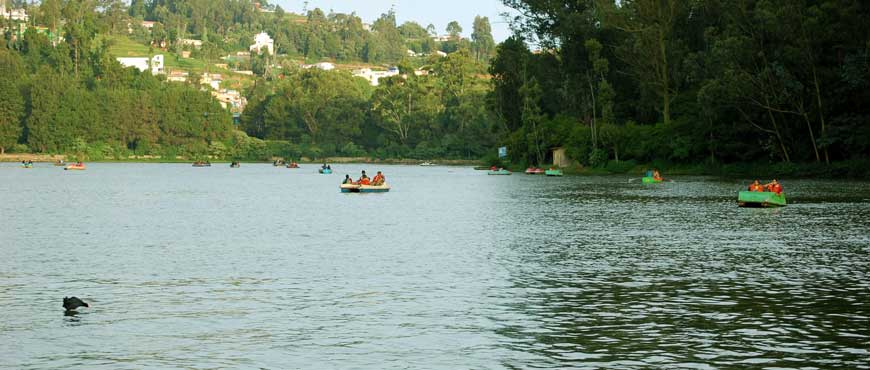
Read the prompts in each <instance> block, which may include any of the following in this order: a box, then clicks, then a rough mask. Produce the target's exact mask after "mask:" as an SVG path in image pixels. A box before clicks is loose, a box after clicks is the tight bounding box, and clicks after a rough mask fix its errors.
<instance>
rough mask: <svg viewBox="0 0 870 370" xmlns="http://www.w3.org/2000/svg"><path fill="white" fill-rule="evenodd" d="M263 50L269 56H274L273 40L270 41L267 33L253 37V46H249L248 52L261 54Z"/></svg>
mask: <svg viewBox="0 0 870 370" xmlns="http://www.w3.org/2000/svg"><path fill="white" fill-rule="evenodd" d="M263 49H266V51H268V52H269V55H275V40H272V38H271V37H269V34H268V33H265V32H260V33H258V34H257V36H255V37H254V44H253V45H251V47H250V48H249V50H250V51H251V52H252V53H254V52H256V53H258V54H260V53H262V52H263Z"/></svg>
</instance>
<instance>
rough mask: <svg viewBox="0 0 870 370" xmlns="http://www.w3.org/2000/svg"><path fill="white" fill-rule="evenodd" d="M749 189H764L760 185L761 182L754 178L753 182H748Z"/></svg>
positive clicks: (761, 190) (759, 190) (755, 190)
mask: <svg viewBox="0 0 870 370" xmlns="http://www.w3.org/2000/svg"><path fill="white" fill-rule="evenodd" d="M749 191H753V192H763V191H764V187H763V186H761V183H760V182H758V180H755V182H753V183H752V184H749Z"/></svg>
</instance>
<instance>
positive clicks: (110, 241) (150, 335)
mask: <svg viewBox="0 0 870 370" xmlns="http://www.w3.org/2000/svg"><path fill="white" fill-rule="evenodd" d="M334 167H337V168H336V170H337V172H336V175H335V176H326V175H318V174H316V166H315V167H311V168H310V169H305V168H303V169H302V170H301V171H289V170H286V169H279V168H273V167H272V166H267V165H263V166H256V165H246V166H244V167H243V168H241V169H236V170H230V169H229V168H226V169H224V168H221V167H214V168H206V169H201V168H191V167H189V166H183V165H101V164H95V165H93V166H90V167H89V169H88V171H84V172H79V173H64V172H63V171H57V170H56V169H54V168H48V167H45V168H40V167H39V166H37V168H36V169H34V170H30V171H16V170H14V169H12V168H7V167H3V166H0V224H2V227H0V241H2V243H0V251H2V252H3V253H2V254H3V256H4V259H3V263H0V305H2V306H3V307H4V310H2V311H0V342H2V343H4V345H3V346H0V358H3V359H4V361H3V362H2V364H0V367H8V368H16V369H18V368H65V367H69V366H76V367H84V368H93V369H97V368H106V369H118V368H142V367H195V368H294V367H296V368H300V367H301V368H313V367H314V368H348V367H353V368H396V367H413V368H532V367H537V368H541V367H543V368H590V369H593V368H617V369H621V368H624V369H645V368H662V369H674V368H692V369H713V368H733V367H745V368H867V367H870V360H868V358H870V353H868V348H870V312H868V311H870V308H868V307H870V305H868V303H870V283H868V276H867V275H868V271H870V235H868V232H867V230H870V229H868V226H870V184H867V183H860V182H823V181H805V180H801V181H786V182H785V186H786V191H787V193H788V196H789V201H790V203H791V204H790V205H789V207H787V208H783V209H739V208H737V207H736V204H735V201H736V199H735V197H736V192H737V191H738V190H740V189H742V187H743V186H744V183H745V181H728V182H725V181H721V180H716V179H711V178H698V177H686V178H677V179H676V180H677V181H676V182H674V183H667V184H653V185H643V184H639V183H637V182H634V183H632V182H629V181H628V178H627V177H620V176H611V177H570V176H569V177H564V178H544V177H534V176H524V175H519V176H517V175H515V176H510V177H495V176H486V175H485V173H482V172H475V171H472V170H466V169H460V168H440V167H434V168H417V167H399V166H396V167H393V166H385V167H382V168H375V167H374V166H368V167H367V168H366V169H368V170H369V171H372V170H384V171H385V173H386V175H387V176H388V177H389V178H390V182H391V184H392V185H393V187H394V188H393V189H394V190H393V191H392V192H391V193H388V194H368V195H363V194H355V195H349V194H340V193H339V192H338V183H339V181H340V179H341V178H343V174H344V173H349V174H352V175H354V174H357V173H359V171H360V170H362V169H363V167H360V166H334ZM341 167H344V168H341ZM73 294H77V295H79V296H80V297H83V298H85V301H87V302H89V303H92V305H93V307H92V308H90V309H82V311H81V312H79V313H78V314H76V315H72V316H64V313H63V309H62V308H61V307H60V303H61V298H62V297H63V296H66V295H73Z"/></svg>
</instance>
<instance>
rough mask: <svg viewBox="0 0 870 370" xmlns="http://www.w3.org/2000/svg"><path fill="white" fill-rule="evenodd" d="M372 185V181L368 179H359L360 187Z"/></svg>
mask: <svg viewBox="0 0 870 370" xmlns="http://www.w3.org/2000/svg"><path fill="white" fill-rule="evenodd" d="M371 183H372V182H371V180H369V178H368V177H364V178H361V179H359V184H360V185H369V184H371Z"/></svg>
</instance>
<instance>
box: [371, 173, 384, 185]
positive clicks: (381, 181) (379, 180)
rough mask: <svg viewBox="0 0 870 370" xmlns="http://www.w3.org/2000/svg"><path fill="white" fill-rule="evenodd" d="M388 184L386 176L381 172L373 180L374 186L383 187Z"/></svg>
mask: <svg viewBox="0 0 870 370" xmlns="http://www.w3.org/2000/svg"><path fill="white" fill-rule="evenodd" d="M386 182H387V178H386V177H384V174H382V173H381V171H378V174H377V175H375V177H374V178H373V179H372V185H373V186H381V185H383V184H384V183H386Z"/></svg>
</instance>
